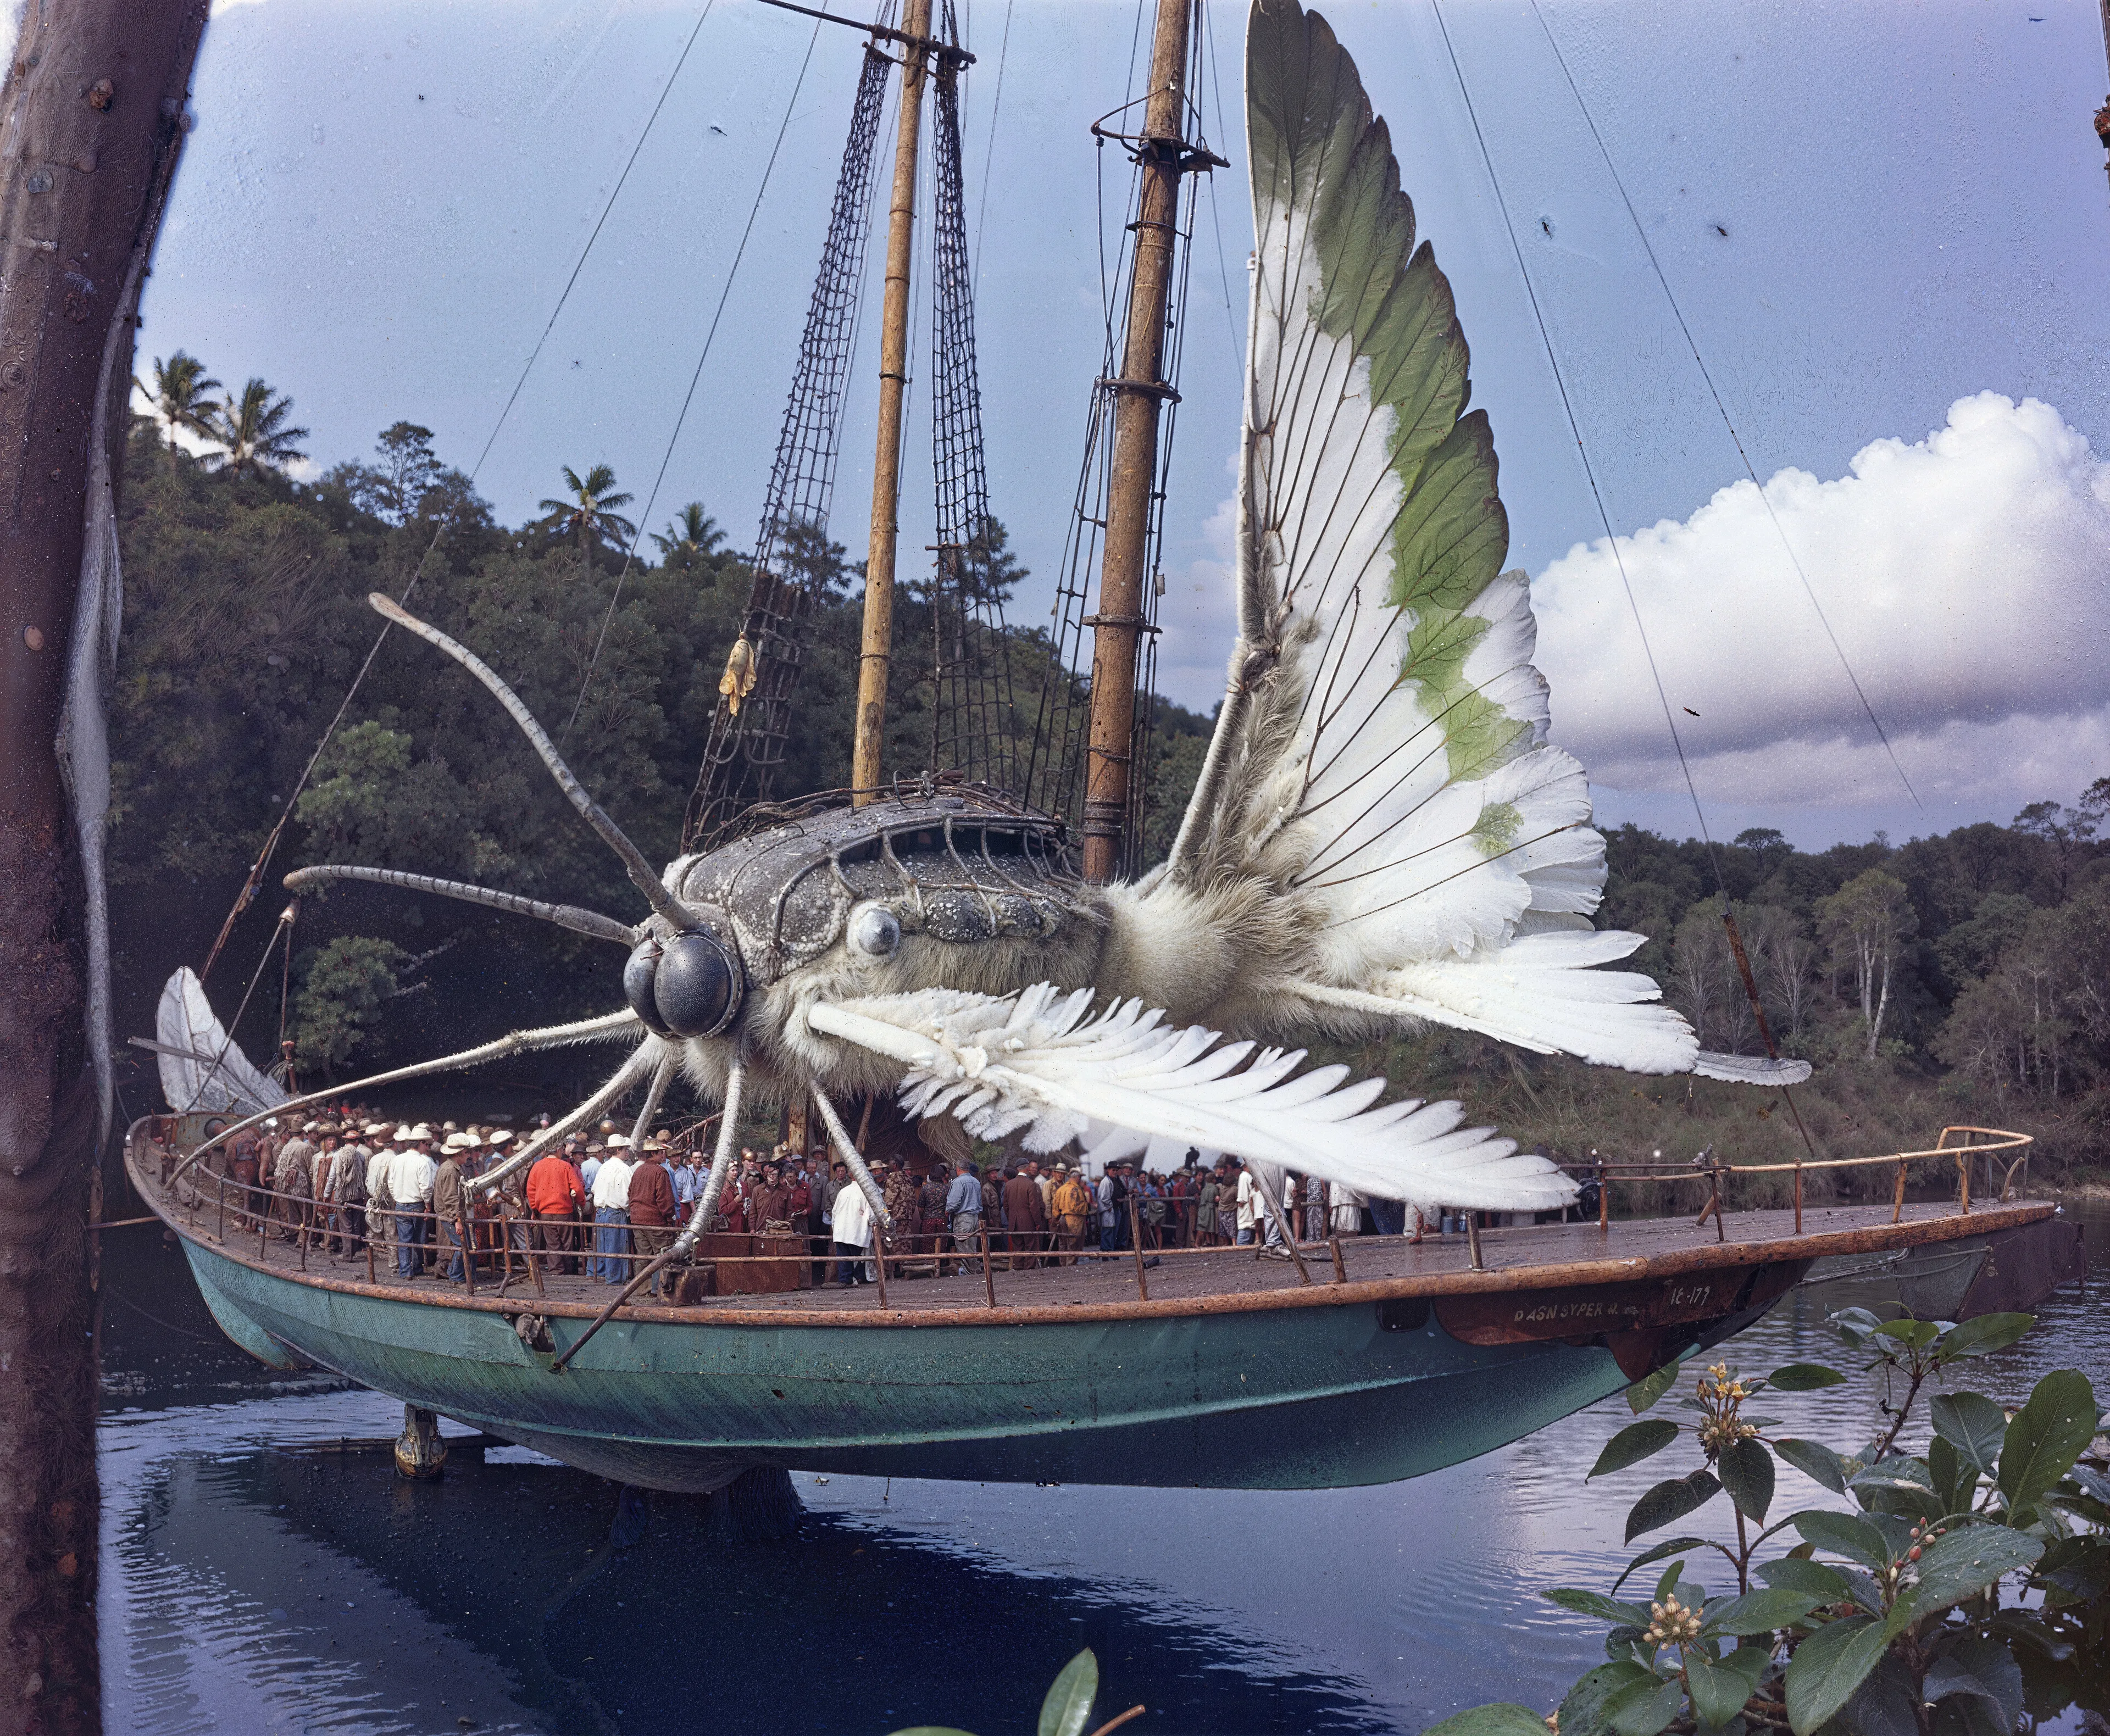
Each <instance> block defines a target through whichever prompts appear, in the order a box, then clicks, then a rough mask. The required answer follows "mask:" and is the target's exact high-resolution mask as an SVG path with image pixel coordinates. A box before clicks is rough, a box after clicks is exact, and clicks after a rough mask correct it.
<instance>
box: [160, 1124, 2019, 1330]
mask: <svg viewBox="0 0 2110 1736" xmlns="http://www.w3.org/2000/svg"><path fill="white" fill-rule="evenodd" d="M128 1169H129V1170H130V1173H132V1176H133V1179H134V1185H135V1186H137V1187H138V1188H139V1191H140V1192H141V1194H142V1195H143V1196H144V1197H145V1198H147V1200H148V1202H149V1204H150V1205H152V1207H153V1209H155V1210H156V1213H157V1214H160V1215H161V1217H162V1218H164V1219H165V1221H167V1222H168V1223H170V1224H171V1225H172V1226H173V1227H175V1228H177V1229H178V1230H179V1231H180V1232H182V1233H183V1234H184V1235H186V1236H190V1237H192V1238H193V1239H195V1240H196V1241H199V1242H201V1244H203V1245H206V1246H208V1247H211V1248H212V1249H214V1250H215V1251H216V1252H219V1253H221V1254H223V1255H226V1256H228V1257H229V1258H232V1259H237V1260H239V1261H241V1262H242V1264H245V1265H249V1266H252V1267H256V1268H260V1269H263V1270H267V1271H269V1272H271V1273H274V1274H277V1275H279V1276H283V1277H288V1278H292V1279H293V1280H295V1281H297V1282H304V1283H306V1284H310V1285H314V1286H319V1287H321V1288H325V1289H332V1290H346V1291H357V1292H359V1293H360V1294H364V1295H390V1296H396V1297H401V1298H402V1299H405V1300H418V1301H420V1302H426V1303H430V1304H435V1305H438V1306H442V1307H464V1306H466V1307H470V1308H475V1309H503V1310H505V1311H506V1312H508V1313H519V1312H535V1313H544V1314H550V1315H557V1316H568V1317H580V1316H591V1315H595V1314H598V1313H600V1312H601V1311H602V1310H603V1309H605V1308H607V1307H608V1306H609V1304H610V1303H611V1302H613V1301H614V1300H615V1298H616V1297H617V1296H618V1295H619V1294H620V1293H621V1286H617V1285H610V1284H607V1283H604V1282H600V1281H599V1280H596V1279H593V1278H590V1277H583V1276H569V1277H567V1276H563V1275H560V1274H559V1273H556V1272H555V1271H546V1272H545V1273H544V1274H543V1277H542V1281H541V1285H540V1286H539V1287H538V1286H537V1284H536V1282H534V1280H533V1278H532V1277H531V1275H530V1274H529V1273H527V1270H526V1269H525V1256H524V1255H520V1254H518V1253H516V1254H515V1255H514V1259H513V1270H512V1273H511V1275H510V1276H509V1277H505V1279H504V1280H503V1282H501V1275H500V1273H499V1271H498V1270H497V1269H496V1266H497V1259H496V1255H489V1254H487V1255H485V1256H484V1261H485V1269H484V1270H483V1271H482V1273H479V1276H478V1281H477V1286H476V1290H475V1292H474V1294H473V1296H472V1295H470V1293H469V1291H468V1290H467V1289H466V1287H465V1286H463V1285H461V1284H459V1283H447V1282H442V1281H441V1279H440V1278H439V1277H437V1275H435V1274H427V1275H424V1276H421V1277H416V1278H410V1279H399V1278H397V1277H396V1276H395V1273H394V1250H393V1248H392V1247H389V1246H385V1245H382V1244H381V1243H379V1242H378V1241H377V1243H376V1245H375V1247H374V1263H373V1273H374V1276H373V1277H372V1278H371V1279H369V1277H368V1263H367V1256H366V1254H365V1253H364V1251H363V1250H362V1251H360V1252H356V1253H353V1254H349V1255H345V1254H337V1255H333V1254H331V1253H329V1252H328V1251H327V1250H326V1249H324V1247H323V1246H321V1245H319V1242H318V1241H316V1240H315V1239H314V1238H313V1237H312V1236H311V1237H310V1242H309V1245H308V1247H307V1249H306V1254H305V1256H304V1255H303V1254H302V1250H301V1248H300V1246H299V1245H298V1243H297V1241H295V1240H293V1239H291V1238H288V1237H287V1236H285V1233H284V1231H283V1227H278V1226H274V1229H273V1232H272V1233H271V1234H270V1235H269V1236H266V1237H264V1238H260V1237H259V1236H258V1235H257V1233H256V1230H255V1228H254V1227H253V1226H252V1227H247V1228H246V1229H244V1228H242V1227H240V1226H239V1225H238V1221H237V1216H236V1214H235V1213H234V1211H233V1208H232V1207H231V1206H230V1207H229V1209H228V1212H227V1215H226V1220H225V1234H224V1238H223V1235H222V1233H221V1231H222V1225H221V1220H220V1212H219V1208H218V1206H217V1205H216V1203H215V1200H214V1199H213V1197H212V1195H213V1183H212V1182H211V1180H208V1181H207V1182H206V1187H205V1189H204V1191H203V1194H202V1196H201V1197H197V1198H195V1199H193V1198H192V1197H191V1195H190V1190H189V1188H188V1187H187V1186H183V1185H182V1184H179V1190H178V1191H179V1192H180V1193H181V1194H183V1196H185V1197H183V1198H182V1199H178V1198H175V1197H173V1196H170V1194H169V1193H167V1192H165V1191H164V1190H163V1189H161V1187H158V1186H156V1184H155V1182H153V1181H152V1180H151V1179H149V1178H147V1177H145V1176H143V1175H142V1174H141V1173H140V1172H139V1170H138V1168H137V1167H136V1166H134V1165H132V1164H130V1162H129V1155H128ZM2052 1211H2053V1207H2052V1206H2051V1205H2049V1204H2044V1203H2040V1202H2033V1201H2022V1202H2016V1203H2010V1204H2007V1205H1981V1206H1979V1207H1977V1208H1976V1209H1973V1210H1972V1211H1971V1212H1969V1213H1968V1214H1963V1213H1960V1212H1959V1211H1958V1209H1957V1206H1956V1205H1955V1203H1954V1201H1944V1202H1937V1203H1932V1204H1909V1205H1906V1206H1905V1207H1904V1211H1903V1214H1902V1217H1901V1219H1900V1221H1899V1222H1897V1223H1893V1222H1892V1221H1891V1219H1892V1208H1891V1207H1890V1206H1889V1205H1836V1206H1824V1207H1811V1208H1807V1209H1805V1210H1804V1213H1803V1227H1802V1233H1801V1234H1800V1235H1798V1234H1797V1233H1796V1231H1795V1214H1794V1213H1793V1212H1791V1211H1786V1210H1780V1211H1754V1212H1730V1213H1728V1214H1727V1218H1726V1221H1725V1223H1723V1226H1722V1232H1723V1233H1721V1234H1719V1235H1718V1232H1717V1227H1716V1225H1715V1224H1714V1223H1713V1222H1712V1221H1711V1220H1710V1221H1709V1223H1707V1224H1706V1226H1705V1227H1704V1228H1703V1227H1697V1226H1696V1225H1695V1224H1694V1223H1693V1221H1692V1220H1691V1218H1684V1217H1680V1218H1645V1219H1627V1220H1618V1221H1614V1223H1611V1224H1610V1226H1609V1227H1608V1228H1606V1229H1604V1230H1600V1229H1599V1228H1598V1227H1597V1225H1596V1223H1565V1224H1542V1225H1538V1226H1535V1227H1521V1228H1512V1229H1499V1230H1495V1229H1491V1230H1484V1231H1483V1232H1481V1236H1480V1241H1481V1248H1482V1253H1483V1260H1484V1263H1485V1264H1484V1268H1483V1269H1480V1270H1475V1269H1474V1267H1473V1265H1472V1261H1471V1255H1470V1252H1469V1248H1468V1245H1467V1241H1466V1238H1465V1236H1462V1235H1451V1236H1441V1237H1438V1236H1430V1237H1429V1238H1428V1239H1426V1240H1424V1241H1421V1242H1419V1243H1415V1242H1410V1241H1407V1240H1406V1239H1405V1238H1404V1237H1397V1236H1388V1237H1356V1238H1352V1239H1349V1240H1347V1241H1343V1243H1342V1244H1341V1255H1342V1266H1341V1269H1340V1270H1339V1271H1338V1273H1337V1271H1336V1269H1335V1267H1334V1264H1333V1251H1332V1250H1331V1248H1330V1247H1329V1245H1327V1244H1326V1243H1324V1242H1319V1243H1306V1244H1303V1245H1302V1246H1301V1248H1300V1252H1301V1253H1302V1256H1303V1264H1304V1271H1303V1273H1302V1274H1300V1273H1299V1272H1298V1270H1297V1266H1296V1264H1294V1263H1293V1261H1291V1260H1290V1259H1287V1258H1281V1257H1270V1258H1256V1255H1255V1252H1254V1250H1252V1249H1251V1248H1224V1249H1212V1250H1177V1249H1165V1250H1158V1251H1157V1253H1156V1254H1155V1255H1152V1254H1149V1253H1146V1255H1144V1259H1145V1261H1146V1262H1148V1261H1149V1260H1151V1259H1153V1258H1154V1259H1156V1261H1157V1264H1155V1265H1149V1264H1146V1266H1145V1269H1144V1270H1143V1272H1141V1273H1138V1271H1137V1266H1136V1259H1135V1256H1134V1254H1133V1253H1132V1252H1130V1251H1128V1250H1122V1251H1121V1252H1120V1253H1119V1254H1116V1255H1112V1256H1107V1255H1089V1256H1087V1257H1085V1258H1084V1259H1080V1260H1078V1261H1077V1263H1076V1264H1072V1265H1066V1266H1050V1265H1046V1264H1039V1263H1037V1262H1035V1261H1033V1260H1030V1259H1028V1257H1026V1256H1025V1255H1006V1254H1004V1253H1002V1252H999V1253H998V1254H997V1255H995V1258H994V1262H993V1264H994V1268H995V1269H994V1272H993V1273H991V1274H990V1276H989V1278H987V1279H985V1277H984V1276H983V1274H982V1273H981V1272H980V1270H979V1268H978V1265H977V1266H976V1267H973V1268H970V1269H969V1270H967V1271H966V1272H964V1273H961V1272H953V1273H950V1274H949V1275H947V1276H942V1277H940V1276H935V1275H931V1274H930V1272H929V1268H930V1264H931V1263H930V1260H929V1259H928V1258H927V1256H926V1257H922V1258H913V1257H912V1258H910V1259H908V1260H906V1261H905V1262H902V1261H894V1262H890V1269H889V1275H888V1278H887V1282H886V1285H885V1301H884V1304H882V1302H881V1294H880V1290H879V1286H876V1285H874V1284H869V1283H868V1284H865V1285H863V1286H857V1287H854V1288H850V1287H843V1286H837V1285H835V1284H833V1283H830V1282H822V1283H821V1284H819V1285H817V1286H815V1287H813V1288H808V1289H798V1290H783V1291H774V1292H769V1293H763V1294H757V1295H718V1296H712V1297H709V1298H707V1299H705V1300H701V1301H699V1302H696V1303H694V1304H691V1305H689V1306H687V1307H685V1308H680V1309H676V1308H673V1307H672V1306H670V1305H668V1304H667V1302H666V1301H665V1300H658V1301H655V1300H654V1299H653V1298H652V1297H650V1295H649V1294H648V1293H647V1292H645V1291H640V1292H639V1293H638V1295H636V1297H635V1298H634V1299H633V1300H632V1303H631V1304H628V1305H626V1306H625V1307H624V1308H623V1310H622V1314H621V1318H631V1317H633V1316H635V1317H636V1318H656V1319H665V1320H692V1321H694V1322H696V1323H698V1324H705V1323H710V1322H723V1323H727V1324H731V1323H734V1322H740V1323H752V1324H757V1325H759V1324H763V1323H765V1322H769V1323H778V1324H792V1323H805V1324H813V1323H817V1322H819V1321H820V1320H822V1319H826V1320H828V1321H829V1322H831V1323H840V1324H842V1325H853V1324H855V1325H866V1324H871V1325H878V1324H882V1323H885V1324H895V1323H899V1324H912V1323H927V1324H938V1323H941V1322H958V1323H962V1324H965V1323H971V1322H990V1321H992V1320H993V1318H1000V1319H1005V1320H1018V1319H1021V1318H1043V1319H1045V1318H1055V1317H1057V1316H1064V1317H1066V1318H1090V1317H1091V1316H1093V1315H1103V1316H1107V1317H1109V1318H1111V1317H1114V1316H1117V1315H1118V1316H1125V1315H1130V1314H1134V1313H1219V1312H1235V1311H1241V1310H1244V1309H1268V1308H1280V1307H1299V1306H1312V1305H1324V1304H1327V1303H1331V1302H1346V1301H1350V1300H1384V1299H1387V1298H1398V1297H1412V1296H1420V1295H1426V1296H1445V1295H1449V1296H1456V1295H1516V1294H1519V1293H1520V1292H1524V1291H1555V1290H1569V1289H1573V1288H1574V1287H1576V1286H1621V1285H1631V1284H1633V1283H1635V1282H1637V1281H1661V1280H1664V1279H1669V1278H1672V1277H1677V1276H1679V1275H1680V1274H1684V1273H1701V1272H1708V1271H1717V1272H1718V1271H1720V1270H1722V1269H1723V1268H1739V1267H1750V1266H1759V1265H1768V1266H1777V1265H1779V1264H1782V1263H1786V1262H1800V1261H1809V1260H1813V1259H1818V1258H1820V1257H1824V1256H1831V1255H1848V1254H1861V1253H1868V1252H1872V1251H1875V1250H1887V1249H1897V1248H1904V1247H1911V1246H1916V1245H1922V1244H1925V1243H1929V1242H1940V1241H1951V1240H1954V1239H1956V1238H1958V1237H1960V1236H1975V1235H1983V1234H1988V1233H1994V1232H2000V1231H2004V1230H2008V1229H2013V1228H2016V1227H2020V1226H2021V1225H2023V1224H2026V1223H2032V1222H2035V1221H2036V1220H2038V1219H2040V1218H2044V1217H2046V1216H2049V1214H2051V1212H2052ZM777 1264H778V1269H779V1270H780V1271H781V1266H782V1263H781V1262H779V1263H777ZM721 1271H722V1273H726V1274H727V1276H728V1277H729V1276H730V1272H731V1263H730V1262H727V1263H724V1264H722V1266H721ZM912 1274H914V1275H912ZM992 1292H993V1295H994V1300H992ZM1072 1310H1082V1311H1083V1313H1082V1315H1081V1316H1080V1314H1078V1313H1071V1311H1072Z"/></svg>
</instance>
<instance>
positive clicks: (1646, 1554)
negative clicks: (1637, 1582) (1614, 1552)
mask: <svg viewBox="0 0 2110 1736" xmlns="http://www.w3.org/2000/svg"><path fill="white" fill-rule="evenodd" d="M1715 1547H1716V1545H1715V1544H1711V1543H1709V1541H1708V1539H1705V1537H1673V1538H1672V1539H1670V1540H1669V1542H1668V1543H1659V1544H1656V1545H1655V1547H1654V1548H1649V1549H1644V1550H1642V1551H1641V1553H1640V1554H1638V1555H1637V1556H1636V1557H1634V1558H1633V1559H1632V1561H1630V1562H1628V1563H1627V1565H1626V1570H1625V1571H1623V1573H1621V1574H1620V1576H1619V1578H1617V1579H1616V1580H1613V1581H1612V1589H1613V1590H1614V1592H1616V1591H1618V1590H1619V1588H1620V1587H1621V1586H1622V1585H1625V1584H1626V1583H1627V1581H1628V1580H1630V1579H1632V1577H1633V1576H1634V1575H1636V1574H1637V1573H1638V1572H1640V1571H1641V1569H1642V1568H1644V1567H1647V1566H1653V1565H1654V1564H1655V1562H1659V1561H1661V1560H1662V1559H1663V1558H1664V1557H1665V1556H1666V1555H1675V1554H1677V1553H1678V1551H1679V1550H1681V1549H1709V1548H1715ZM1680 1565H1681V1566H1682V1563H1680Z"/></svg>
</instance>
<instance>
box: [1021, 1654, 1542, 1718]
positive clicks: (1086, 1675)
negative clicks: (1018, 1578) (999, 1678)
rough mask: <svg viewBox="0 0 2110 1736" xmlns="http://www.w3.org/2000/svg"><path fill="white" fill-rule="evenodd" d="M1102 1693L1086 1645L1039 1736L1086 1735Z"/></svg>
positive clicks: (1044, 1709)
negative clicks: (1086, 1728) (1094, 1708)
mask: <svg viewBox="0 0 2110 1736" xmlns="http://www.w3.org/2000/svg"><path fill="white" fill-rule="evenodd" d="M1098 1693H1099V1661H1098V1658H1096V1657H1093V1655H1092V1648H1090V1647H1089V1646H1086V1647H1085V1648H1084V1650H1083V1651H1081V1652H1079V1653H1078V1654H1077V1655H1076V1656H1075V1657H1073V1658H1071V1660H1070V1661H1069V1662H1068V1663H1066V1664H1065V1665H1063V1666H1062V1674H1061V1675H1057V1677H1056V1678H1055V1680H1054V1682H1053V1685H1051V1686H1050V1687H1049V1689H1048V1698H1046V1699H1044V1700H1043V1701H1042V1702H1040V1723H1039V1726H1038V1728H1037V1731H1036V1736H1084V1726H1085V1725H1087V1724H1089V1723H1090V1722H1091V1719H1092V1702H1093V1700H1095V1699H1097V1698H1098ZM1542 1729H1543V1726H1542Z"/></svg>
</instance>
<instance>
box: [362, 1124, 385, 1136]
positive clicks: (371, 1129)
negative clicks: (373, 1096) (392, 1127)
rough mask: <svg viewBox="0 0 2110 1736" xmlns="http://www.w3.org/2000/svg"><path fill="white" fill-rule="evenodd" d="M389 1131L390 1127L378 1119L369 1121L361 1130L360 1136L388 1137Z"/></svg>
mask: <svg viewBox="0 0 2110 1736" xmlns="http://www.w3.org/2000/svg"><path fill="white" fill-rule="evenodd" d="M387 1133H388V1129H387V1128H386V1127H384V1126H383V1125H382V1124H381V1123H379V1122H378V1121H369V1122H368V1123H366V1125H365V1126H364V1127H363V1128H360V1130H359V1137H360V1138H361V1139H364V1138H366V1137H368V1136H369V1135H373V1136H374V1137H378V1138H386V1137H387Z"/></svg>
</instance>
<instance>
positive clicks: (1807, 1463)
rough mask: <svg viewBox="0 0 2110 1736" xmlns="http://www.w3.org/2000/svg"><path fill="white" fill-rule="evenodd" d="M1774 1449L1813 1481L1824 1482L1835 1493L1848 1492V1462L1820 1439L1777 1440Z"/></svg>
mask: <svg viewBox="0 0 2110 1736" xmlns="http://www.w3.org/2000/svg"><path fill="white" fill-rule="evenodd" d="M1773 1451H1774V1452H1776V1453H1779V1454H1780V1456H1781V1457H1782V1458H1784V1459H1786V1461H1787V1462H1788V1463H1790V1464H1791V1465H1792V1466H1794V1467H1795V1469H1796V1470H1798V1471H1800V1472H1801V1473H1802V1474H1803V1475H1804V1476H1806V1477H1808V1478H1809V1480H1810V1481H1812V1482H1813V1483H1822V1485H1824V1486H1825V1487H1826V1488H1827V1489H1828V1490H1831V1491H1832V1494H1835V1495H1843V1494H1845V1493H1846V1463H1845V1460H1844V1459H1842V1458H1840V1456H1839V1455H1838V1454H1837V1453H1834V1452H1833V1451H1832V1449H1831V1448H1829V1447H1827V1446H1826V1445H1825V1444H1823V1442H1822V1441H1818V1440H1777V1441H1775V1442H1774V1443H1773Z"/></svg>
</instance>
